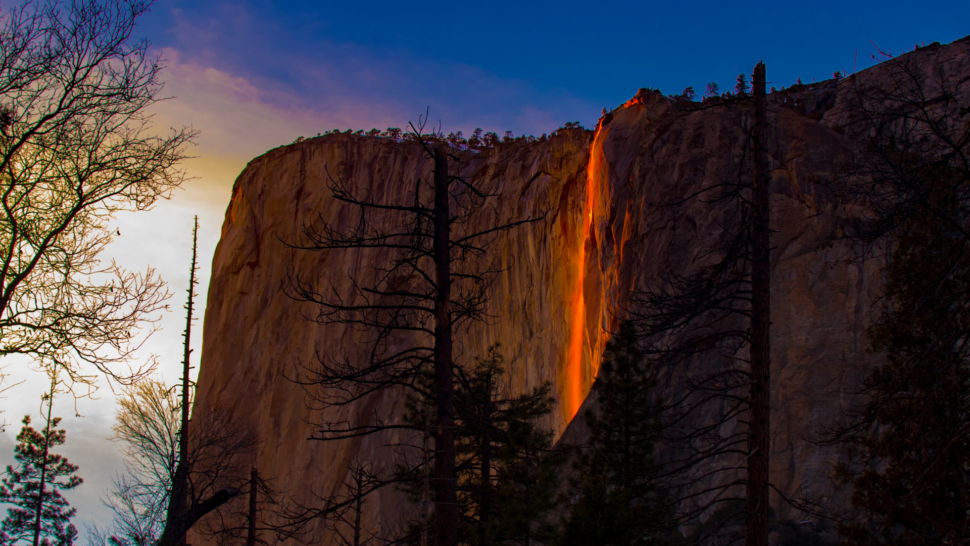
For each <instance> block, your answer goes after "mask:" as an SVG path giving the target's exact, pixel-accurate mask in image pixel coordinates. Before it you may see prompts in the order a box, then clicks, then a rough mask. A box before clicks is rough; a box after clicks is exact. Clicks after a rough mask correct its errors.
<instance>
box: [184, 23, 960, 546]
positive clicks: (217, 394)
mask: <svg viewBox="0 0 970 546" xmlns="http://www.w3.org/2000/svg"><path fill="white" fill-rule="evenodd" d="M968 51H970V44H968V43H967V42H966V41H962V42H957V43H954V44H950V45H948V46H942V47H938V48H937V47H933V48H925V49H924V50H920V51H919V52H916V53H913V54H912V55H921V56H922V57H919V58H917V61H918V62H919V63H924V62H925V63H932V62H935V61H936V60H937V59H939V58H941V57H940V56H944V57H947V58H952V59H957V60H959V59H964V60H965V59H968V58H970V54H968ZM924 58H925V61H924V60H923V59H924ZM960 62H963V61H960ZM964 64H966V63H964ZM921 66H922V65H921ZM960 66H963V65H960ZM964 69H965V70H966V71H965V72H964V75H965V77H966V76H970V68H966V67H964ZM769 70H770V67H769ZM880 70H881V67H875V68H873V69H870V70H868V71H866V72H863V73H861V74H859V75H856V76H854V77H852V78H845V79H843V80H841V81H840V82H834V81H833V82H826V83H825V84H823V85H820V86H817V87H816V88H814V89H815V90H814V91H813V92H812V93H814V94H811V100H810V101H809V99H807V98H805V97H806V96H808V95H805V93H802V92H801V91H799V93H802V94H800V95H798V94H790V95H789V96H790V98H791V97H794V98H791V100H781V99H780V97H776V98H775V99H774V100H773V104H772V106H771V107H770V110H769V127H770V129H769V131H770V134H769V141H770V143H771V144H770V147H769V155H770V160H771V168H772V187H771V189H772V198H771V207H772V227H773V229H774V230H776V233H775V234H774V236H773V244H774V245H775V247H776V249H775V250H774V252H773V254H772V260H773V265H774V277H773V293H772V319H773V325H772V394H771V402H772V406H773V415H772V459H771V461H772V466H771V473H772V481H773V482H774V484H775V485H776V486H777V487H778V488H779V489H780V490H782V491H783V492H785V493H786V494H792V493H795V492H803V493H810V494H812V495H813V496H815V497H816V498H824V497H826V496H829V495H831V494H832V492H833V487H832V483H831V478H830V474H831V465H832V463H833V462H835V461H836V460H837V459H838V457H839V453H838V451H837V449H836V448H824V449H823V448H819V447H817V446H815V445H813V444H812V443H810V442H808V441H807V438H806V436H807V433H808V432H810V431H811V430H812V429H813V427H816V426H818V425H819V424H823V423H825V422H827V421H829V420H831V419H833V418H835V417H836V416H837V415H838V413H839V411H840V408H842V407H844V406H845V405H846V404H849V403H851V402H852V397H853V394H852V393H853V392H854V391H853V386H854V384H855V381H856V380H857V379H858V376H859V372H860V370H861V366H863V364H864V361H865V341H864V339H863V338H862V333H863V332H864V330H865V327H866V325H867V323H868V322H869V320H870V318H871V313H872V312H873V310H872V306H873V302H874V301H875V299H876V297H877V295H878V293H879V287H880V282H879V279H880V276H879V271H880V263H879V262H878V260H872V259H861V258H860V253H859V249H857V248H853V246H852V243H851V242H849V241H847V240H845V239H843V238H841V237H840V235H841V234H842V229H843V223H844V221H845V220H846V219H848V218H853V217H855V216H857V215H858V214H859V213H860V211H861V210H862V209H861V208H860V207H859V206H858V205H855V204H850V203H845V202H842V201H840V199H839V197H838V195H839V194H838V191H837V187H838V184H839V178H840V174H842V173H843V172H844V164H845V162H846V161H847V160H848V159H849V158H850V156H851V154H852V153H853V152H852V151H853V144H852V141H851V140H850V139H849V138H848V137H847V136H845V133H846V131H845V130H844V127H845V126H846V125H850V124H851V113H850V112H847V111H846V107H845V106H844V105H845V104H847V102H846V100H845V96H847V95H848V94H849V93H851V92H852V90H853V89H854V87H853V86H854V85H855V84H854V82H855V78H856V77H858V78H870V79H878V78H879V77H880V74H881V73H880ZM796 95H797V96H796ZM797 97H802V100H803V101H809V102H810V105H809V107H806V108H803V109H799V108H798V107H797V104H798V98H797ZM803 104H804V103H803ZM840 105H842V106H841V108H840ZM695 106H696V105H695ZM750 117H751V113H750V112H749V111H747V110H746V109H745V107H744V106H743V105H739V104H733V105H720V106H713V105H712V107H710V108H696V107H689V108H688V107H685V106H684V105H683V104H679V105H678V104H677V103H675V102H674V101H671V100H670V99H667V98H665V97H663V96H661V95H660V94H659V93H656V92H649V91H642V92H641V93H639V94H638V95H637V96H636V97H635V98H634V99H632V100H631V101H629V102H628V103H626V104H625V105H623V106H622V107H620V108H618V109H617V110H615V111H613V112H611V113H610V114H608V115H607V116H605V117H604V118H603V119H602V120H601V121H600V124H599V125H598V127H597V129H596V131H595V132H591V131H584V130H581V129H573V130H564V131H561V132H559V133H558V134H557V135H555V136H553V137H552V138H550V139H549V140H547V141H539V142H532V143H523V144H514V145H513V144H508V145H499V146H497V147H496V148H492V149H487V150H482V151H480V152H477V153H475V154H471V155H472V156H473V157H471V158H470V159H469V160H468V161H467V164H466V167H465V168H466V171H464V172H465V174H466V175H467V176H468V177H469V178H471V179H473V180H475V181H476V182H478V183H481V184H485V185H487V186H491V187H495V188H497V189H498V190H499V191H498V196H497V197H495V198H493V203H492V206H493V208H492V211H493V213H496V214H500V215H508V216H513V217H526V216H529V215H535V216H542V220H540V221H538V222H536V223H533V224H529V225H526V226H523V227H521V228H519V229H516V230H514V231H511V232H508V233H505V234H502V235H501V236H500V237H499V238H497V239H496V240H495V241H494V243H493V244H492V246H491V253H490V254H489V255H488V256H487V257H486V258H484V259H486V260H489V261H490V262H491V265H493V266H495V267H496V269H497V270H499V271H501V273H499V274H498V275H497V277H496V278H495V283H494V285H493V288H492V294H491V299H490V301H489V303H488V313H489V314H490V315H491V316H493V317H495V320H491V321H488V322H487V323H483V324H478V325H475V326H473V327H472V328H470V329H469V330H468V331H462V332H461V333H460V335H459V337H460V339H459V343H460V345H461V351H462V352H461V354H462V357H461V358H464V359H470V358H472V357H474V356H476V355H479V354H482V353H483V352H484V350H485V348H486V347H487V346H488V345H489V344H491V343H494V342H501V343H502V344H503V347H504V351H503V352H504V354H505V356H506V358H507V360H508V361H510V362H511V370H510V374H511V377H512V385H513V387H514V388H515V389H517V390H525V389H527V388H530V387H532V386H535V385H538V384H540V383H542V382H544V381H550V382H552V384H553V385H554V391H555V392H556V393H557V400H558V407H557V409H556V411H555V412H554V413H553V415H551V416H550V418H549V420H548V421H549V422H548V423H546V424H547V425H548V426H549V427H551V428H553V429H554V430H555V431H556V432H557V433H562V432H563V431H565V430H566V428H567V425H569V423H570V420H571V419H572V417H573V416H574V415H575V414H576V412H577V411H578V409H579V405H580V404H581V403H582V401H583V400H584V399H585V397H586V394H587V393H588V392H589V388H590V385H591V383H592V380H593V379H594V378H595V375H596V370H597V367H598V358H599V356H600V355H601V354H602V350H603V348H604V346H605V342H606V340H607V338H608V332H610V331H611V330H612V329H613V328H615V326H616V324H617V321H618V320H619V319H620V318H622V317H623V316H624V313H625V312H626V308H627V303H628V298H629V294H630V293H631V291H632V290H642V289H644V288H647V287H650V286H651V285H652V284H651V283H656V282H657V280H658V279H661V278H663V277H664V276H666V275H670V274H677V273H683V272H687V271H689V270H690V269H691V268H692V267H695V266H696V264H697V263H699V262H700V261H703V260H704V259H705V256H706V254H707V251H709V250H710V249H711V248H712V246H713V245H715V244H716V241H717V239H718V237H719V236H720V235H721V234H722V232H723V229H722V225H723V224H722V222H721V220H723V214H725V211H724V210H723V209H721V208H719V207H718V205H711V204H709V203H705V202H703V201H701V200H697V199H694V200H688V201H683V199H684V198H685V197H686V196H688V195H691V194H693V193H695V192H696V191H697V190H698V189H700V188H703V187H710V186H712V185H714V184H717V183H719V182H722V181H725V180H732V179H734V178H736V177H737V175H738V168H739V165H740V164H741V163H742V150H743V144H744V142H745V139H746V135H747V127H748V125H747V124H749V123H750ZM430 167H431V165H430V162H429V161H428V160H427V159H426V158H425V156H424V154H423V152H422V150H421V149H420V148H419V147H418V146H416V145H414V144H413V143H407V142H403V143H399V142H394V141H389V140H386V139H378V138H371V137H361V136H353V135H349V134H348V135H330V136H326V137H320V138H315V139H310V140H306V141H303V142H301V143H298V144H294V145H291V146H287V147H284V148H279V149H276V150H273V151H271V152H269V153H267V154H265V155H263V156H261V157H259V158H257V159H254V160H253V161H252V162H251V163H250V164H249V165H248V166H247V168H246V169H245V171H244V172H243V173H242V174H241V175H240V177H239V178H238V180H237V181H236V184H235V186H234V188H233V194H232V201H231V203H230V205H229V208H228V211H227V213H226V220H225V224H224V226H223V236H222V240H221V241H220V243H219V246H218V248H217V250H216V253H215V256H214V258H213V266H212V281H211V284H210V286H209V294H208V307H207V311H206V317H205V325H204V342H203V354H202V364H201V371H200V377H199V387H198V395H197V398H196V405H195V409H194V411H195V412H196V414H200V413H204V412H207V411H211V410H212V409H213V408H216V407H219V408H223V409H226V410H228V411H229V412H230V413H231V414H232V415H235V416H236V417H237V418H238V419H240V420H241V421H243V422H245V423H246V424H248V425H249V426H252V427H253V428H255V430H256V431H257V434H258V435H259V437H260V439H261V441H262V444H261V447H260V450H259V454H258V457H257V460H256V461H255V462H254V464H255V465H256V466H257V467H258V468H259V469H260V473H261V476H262V477H264V478H267V479H270V480H272V482H273V486H274V488H275V489H276V490H277V491H281V492H289V493H290V494H292V495H294V499H295V500H297V501H303V502H311V501H312V498H313V494H314V493H322V492H325V491H328V490H331V489H333V488H336V487H339V486H340V484H341V483H342V482H343V481H344V480H345V479H346V478H347V468H348V466H349V465H350V464H351V463H352V462H353V461H355V460H366V461H371V462H373V463H374V464H387V465H390V464H393V462H392V450H389V449H388V448H387V447H386V445H385V444H386V441H387V438H382V439H379V440H378V439H365V440H361V441H357V442H344V443H323V442H316V441H308V437H309V436H310V435H311V433H312V426H313V423H314V422H315V421H317V420H318V419H319V413H318V412H317V410H316V409H315V408H314V407H313V401H312V400H308V399H307V398H306V396H305V392H304V390H303V389H302V387H300V386H299V385H297V384H295V383H294V382H293V381H291V379H292V378H293V374H294V373H295V370H297V369H298V368H299V366H300V365H302V364H312V362H313V359H314V358H315V356H316V355H317V353H318V352H328V353H334V354H337V353H339V352H340V351H352V349H353V348H354V347H355V346H356V344H357V343H358V342H359V341H360V339H361V338H360V336H361V335H362V334H361V333H360V332H355V331H353V330H352V329H350V328H347V327H345V326H340V325H326V326H323V325H320V324H317V323H315V322H313V321H312V320H308V319H309V318H312V316H313V311H314V310H313V308H312V307H309V306H306V305H305V304H300V303H298V302H295V301H294V300H292V299H290V298H288V297H287V296H286V295H285V293H284V290H283V287H284V285H285V284H286V283H287V282H289V281H290V280H291V279H292V278H293V275H295V274H299V275H303V276H305V277H312V278H313V279H314V280H318V281H322V282H326V283H333V284H334V286H335V287H336V288H337V289H338V290H340V289H341V288H346V287H347V286H348V284H347V283H348V282H349V280H348V279H350V278H354V279H357V280H359V281H362V280H366V279H367V278H369V276H371V275H373V274H374V272H373V270H372V269H371V268H370V267H369V266H370V264H372V263H375V260H380V259H381V258H382V256H380V255H375V254H372V253H363V252H361V253H349V252H343V253H341V252H336V251H334V252H308V251H300V250H294V249H292V248H290V247H288V246H287V245H286V244H285V242H287V241H294V240H295V239H296V237H297V236H298V234H299V231H300V229H301V227H302V226H303V225H304V224H305V223H312V222H314V221H316V220H317V219H318V218H320V217H325V218H328V219H329V220H331V221H334V222H337V223H340V222H345V221H347V220H348V219H349V212H348V211H347V210H345V209H342V208H341V207H340V205H339V204H338V203H337V202H335V200H334V199H333V197H332V194H331V191H330V190H329V187H328V177H329V176H330V175H334V176H339V177H340V178H341V180H343V181H344V182H347V183H349V184H350V185H351V186H352V187H354V188H356V189H357V190H358V191H360V192H361V194H362V195H364V194H366V195H369V196H374V197H375V198H378V199H383V200H386V202H388V203H390V202H401V201H402V200H403V198H404V197H405V195H406V192H407V187H408V183H409V182H411V181H413V180H414V179H416V178H418V177H427V176H428V175H429V173H430ZM681 201H683V202H681ZM677 202H681V203H680V204H678V205H677V206H667V205H669V204H671V203H677ZM660 205H665V206H660ZM401 408H402V401H401V400H400V399H399V398H395V397H385V398H383V399H372V400H368V401H367V402H366V403H365V404H360V405H359V406H356V407H353V408H348V409H347V410H346V411H345V414H344V415H343V417H344V418H346V419H348V420H354V419H361V418H365V417H366V416H370V415H374V414H379V415H393V414H395V413H400V411H401ZM574 428H575V429H576V430H571V431H570V432H568V433H567V434H571V435H573V436H574V437H576V436H581V434H582V432H581V427H574ZM403 506H405V503H404V502H403V497H402V495H401V494H400V493H398V492H395V491H392V490H390V489H388V490H386V491H383V492H381V493H380V494H379V495H378V496H376V497H375V498H374V499H372V500H371V501H369V503H368V507H367V510H368V512H367V521H366V523H367V525H369V526H370V527H371V528H376V527H378V526H380V525H384V526H385V528H388V527H387V526H389V525H393V524H394V523H395V522H396V519H397V516H398V515H399V514H400V513H401V510H403V509H405V508H402V507H403ZM778 508H779V511H780V515H782V516H786V515H791V514H790V513H789V511H788V510H789V509H787V508H786V507H785V506H783V505H782V504H779V505H778ZM202 541H203V540H202V539H201V538H198V539H193V543H198V542H202Z"/></svg>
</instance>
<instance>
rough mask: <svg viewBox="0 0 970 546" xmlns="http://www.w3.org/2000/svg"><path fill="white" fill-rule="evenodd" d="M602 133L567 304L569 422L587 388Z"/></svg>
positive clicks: (594, 150)
mask: <svg viewBox="0 0 970 546" xmlns="http://www.w3.org/2000/svg"><path fill="white" fill-rule="evenodd" d="M601 133H604V129H603V127H602V126H601V125H597V127H596V133H595V135H594V136H593V142H592V144H591V145H590V154H589V163H588V165H587V167H586V196H585V199H584V203H583V215H582V216H581V218H582V219H583V227H582V231H580V232H579V237H578V238H577V239H578V244H579V248H578V249H577V253H576V260H575V265H576V268H577V275H576V279H577V281H576V286H575V288H574V289H573V295H572V297H571V298H570V305H569V313H570V317H569V328H570V330H569V354H568V356H567V359H568V360H567V362H566V367H567V368H566V389H565V391H566V392H565V397H564V401H563V402H564V404H563V406H564V410H565V414H566V418H567V419H569V420H571V419H572V418H573V417H575V416H576V413H577V412H578V411H579V407H580V406H581V405H582V404H583V397H584V396H585V394H586V393H585V390H586V387H587V385H585V384H584V381H583V367H584V366H583V364H584V363H585V362H586V359H587V356H591V355H588V354H587V351H586V345H587V344H586V341H587V339H586V338H587V332H586V321H587V317H586V296H585V293H584V292H585V290H584V288H585V283H586V241H587V240H588V239H589V235H590V230H591V229H592V226H593V211H594V206H595V203H596V195H597V193H598V192H599V186H600V182H601V180H602V177H603V176H604V175H605V172H604V171H603V169H604V158H603V153H602V151H601V150H598V147H597V143H598V141H600V137H601Z"/></svg>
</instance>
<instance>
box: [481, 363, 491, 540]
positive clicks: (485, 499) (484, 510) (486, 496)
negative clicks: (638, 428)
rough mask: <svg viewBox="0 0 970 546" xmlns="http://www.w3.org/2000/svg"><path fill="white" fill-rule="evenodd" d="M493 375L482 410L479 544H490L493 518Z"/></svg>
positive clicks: (489, 380)
mask: <svg viewBox="0 0 970 546" xmlns="http://www.w3.org/2000/svg"><path fill="white" fill-rule="evenodd" d="M493 388H494V387H493V385H492V376H491V373H490V374H489V376H488V381H487V382H486V384H485V404H484V409H483V411H482V416H483V417H485V419H484V421H485V423H484V425H485V427H484V428H483V430H484V434H483V440H484V441H483V442H482V446H481V447H482V460H481V467H480V474H481V475H480V477H479V487H480V488H481V497H480V500H479V506H478V521H479V523H480V524H481V528H482V535H481V536H480V537H479V539H478V546H488V541H489V539H490V538H491V537H489V536H488V534H487V533H486V531H487V529H488V522H489V520H490V519H491V512H492V489H491V488H492V427H493V425H494V422H495V419H494V416H495V412H494V410H493V409H492V389H493Z"/></svg>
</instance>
